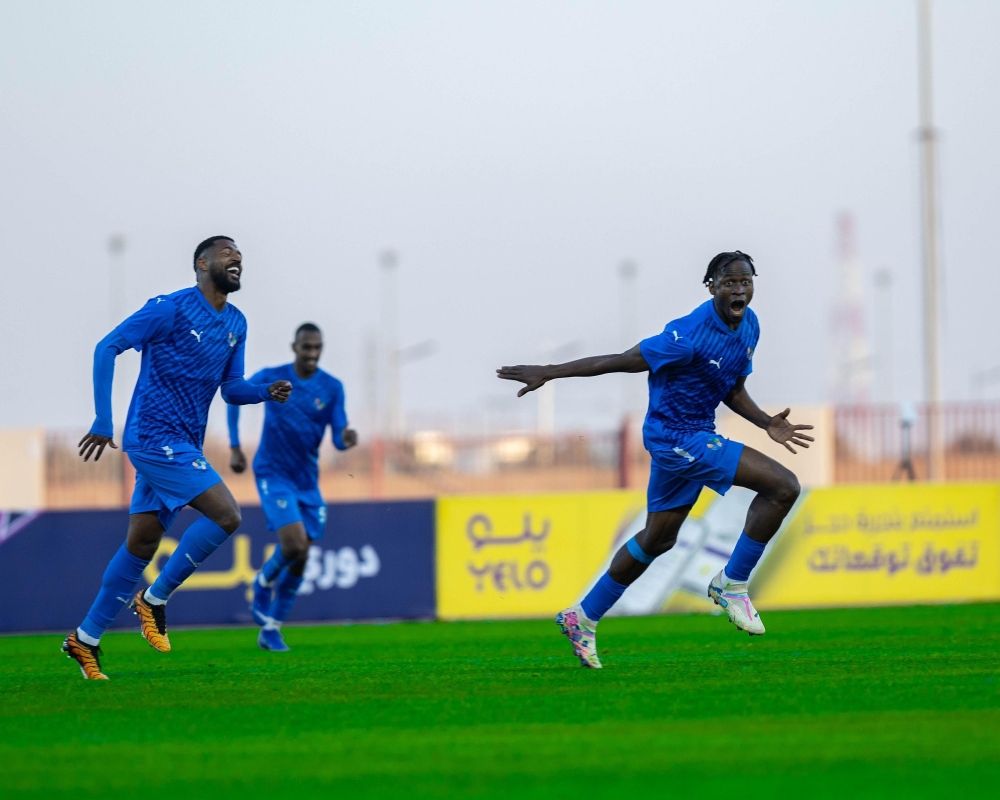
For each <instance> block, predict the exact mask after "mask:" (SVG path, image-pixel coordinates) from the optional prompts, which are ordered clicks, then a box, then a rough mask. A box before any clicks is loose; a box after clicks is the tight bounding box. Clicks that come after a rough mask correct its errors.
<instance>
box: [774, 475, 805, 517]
mask: <svg viewBox="0 0 1000 800" xmlns="http://www.w3.org/2000/svg"><path fill="white" fill-rule="evenodd" d="M801 492H802V487H801V486H800V485H799V479H798V478H796V477H795V475H794V474H793V473H792V472H789V471H788V470H785V472H784V474H783V475H782V476H781V480H779V481H778V485H777V487H776V490H775V494H774V499H775V500H777V501H778V502H779V503H781V504H782V505H785V506H788V507H789V508H790V507H791V506H793V505H795V501H796V500H798V499H799V494H801Z"/></svg>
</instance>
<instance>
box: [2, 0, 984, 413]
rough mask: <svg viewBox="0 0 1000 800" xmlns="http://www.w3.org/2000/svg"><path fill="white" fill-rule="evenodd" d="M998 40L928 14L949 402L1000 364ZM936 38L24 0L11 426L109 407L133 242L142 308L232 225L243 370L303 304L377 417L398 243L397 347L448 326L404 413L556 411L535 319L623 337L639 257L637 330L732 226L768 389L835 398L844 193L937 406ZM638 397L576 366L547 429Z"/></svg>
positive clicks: (784, 7)
mask: <svg viewBox="0 0 1000 800" xmlns="http://www.w3.org/2000/svg"><path fill="white" fill-rule="evenodd" d="M997 31H1000V3H996V2H979V3H976V2H959V1H958V0H953V1H952V2H948V3H942V2H938V3H936V5H935V30H934V36H935V40H934V44H935V79H936V87H935V89H936V103H937V118H938V124H939V126H940V128H941V129H942V131H943V144H942V149H941V157H940V162H941V186H942V203H943V214H942V222H943V261H944V270H945V276H946V278H945V298H946V302H945V317H946V320H945V327H944V362H945V363H944V376H945V384H946V388H945V391H946V396H948V397H950V398H967V397H969V396H970V393H971V383H970V375H971V374H972V373H973V372H974V371H976V370H982V369H985V368H988V367H992V366H994V365H996V364H998V363H1000V345H998V344H997V337H996V334H995V325H994V323H993V322H992V319H991V314H992V312H991V309H995V305H996V304H995V302H994V298H993V296H992V293H991V292H992V288H993V284H994V282H995V281H994V280H993V273H994V272H995V266H994V264H993V262H994V261H995V256H994V255H993V253H994V252H995V239H996V231H997V230H1000V225H998V220H997V217H998V211H1000V149H998V148H997V144H996V143H997V142H998V141H1000V108H998V106H1000V100H998V97H1000V95H998V92H997V87H998V86H1000V55H998V50H997V47H996V33H997ZM915 40H916V19H915V4H914V2H913V0H891V1H890V0H886V2H878V3H876V2H784V3H780V2H753V3H746V2H713V3H690V2H679V3H667V2H660V3H642V2H626V1H624V0H615V2H608V3H568V2H539V1H538V0H532V1H531V2H498V3H490V2H465V3H452V2H412V1H410V2H381V3H377V2H357V3H347V2H341V3H327V2H316V3H303V2H287V1H286V2H282V3H250V2H239V3H221V2H214V3H179V2H172V3H167V4H153V3H134V2H121V3H111V2H89V3H86V4H82V3H71V2H13V1H12V0H6V2H3V3H2V4H0V293H2V300H0V302H2V306H0V374H2V375H3V378H4V385H5V389H6V390H5V391H4V392H2V393H0V424H3V425H30V424H45V425H53V426H87V425H89V423H90V421H91V420H92V417H93V407H92V399H91V398H92V393H91V385H90V370H91V358H92V350H93V346H94V344H95V343H96V342H97V340H98V339H100V338H101V336H103V335H104V334H105V333H106V332H107V331H108V330H109V329H110V327H111V309H110V307H109V304H110V300H109V294H110V293H109V286H108V284H109V267H108V262H109V259H108V255H107V240H108V237H109V235H111V234H113V233H121V234H122V235H124V236H125V237H126V240H127V249H126V251H125V254H124V256H123V263H124V265H125V268H126V271H127V281H126V287H125V292H126V296H127V305H128V308H129V309H131V308H136V307H138V306H139V305H141V303H142V302H143V301H144V300H145V299H146V298H148V297H150V296H152V295H154V294H157V293H161V292H168V291H173V290H175V289H179V288H182V287H184V286H185V285H188V284H189V283H190V282H191V281H192V272H191V250H192V248H193V245H194V244H195V243H196V242H197V241H199V240H200V239H202V238H204V237H205V236H208V235H212V234H216V233H226V234H229V235H232V236H234V237H235V238H236V239H237V241H238V243H239V245H240V247H241V248H242V250H243V253H244V256H245V272H244V288H243V290H242V291H241V292H240V293H239V294H238V295H235V296H234V298H233V299H234V301H235V302H236V304H237V305H238V306H239V307H240V308H241V309H242V310H243V312H244V313H245V314H246V316H247V318H248V320H249V325H250V335H249V344H248V351H247V355H248V370H254V369H256V368H258V367H260V366H263V365H266V364H273V363H278V362H281V361H284V360H286V359H287V357H288V355H289V354H288V350H287V346H288V342H289V340H290V338H291V333H292V331H293V330H294V328H295V327H296V325H297V324H298V323H300V322H301V321H303V320H306V319H309V320H313V321H315V322H317V323H319V324H320V325H321V326H322V327H323V328H324V330H325V331H326V334H327V340H328V352H327V354H326V357H325V360H324V364H323V366H325V367H326V368H327V369H328V370H330V371H332V372H334V373H335V374H337V375H338V376H340V377H342V379H343V380H344V381H345V383H346V386H347V392H348V399H349V411H351V413H352V415H353V416H354V417H355V418H358V417H360V416H361V412H362V411H363V405H364V397H365V389H364V374H365V373H364V367H363V349H364V341H365V337H366V335H367V334H369V333H371V332H374V331H376V330H377V327H378V322H379V272H378V268H377V256H378V253H379V252H380V251H382V250H383V249H384V248H386V247H391V248H393V249H395V250H396V251H397V252H398V253H399V255H400V290H401V291H400V304H401V326H400V327H401V338H402V342H403V344H408V343H413V342H419V341H423V340H427V339H434V340H436V341H437V342H438V344H439V348H438V351H437V353H436V354H435V355H433V356H432V357H430V358H427V359H425V360H423V361H420V362H418V363H415V364H412V365H409V366H406V367H405V368H404V372H403V396H404V403H405V406H406V408H407V410H408V413H409V414H410V418H411V419H415V420H427V419H428V418H430V417H437V418H440V420H442V424H444V423H447V422H448V421H449V420H455V419H459V418H461V419H470V418H471V419H477V418H480V417H482V416H483V415H485V414H489V415H491V419H492V420H493V424H509V425H513V424H523V425H530V424H533V420H534V403H533V401H531V400H522V401H515V400H514V399H513V395H514V388H515V387H513V386H511V385H509V384H501V383H500V382H499V381H497V380H496V379H495V377H494V369H495V368H496V367H498V366H500V365H502V364H508V363H524V362H533V361H537V360H538V359H539V358H540V357H541V347H542V343H543V342H545V341H548V342H551V343H553V344H556V345H559V344H563V343H566V342H572V341H578V342H580V347H581V354H583V352H585V351H587V352H606V351H609V350H617V349H619V345H620V344H621V342H620V341H619V339H620V330H621V323H620V319H619V302H618V277H617V272H616V270H617V265H618V264H619V263H620V261H621V260H622V259H623V258H625V257H630V258H633V259H635V261H636V262H637V263H638V265H639V287H640V307H639V311H638V321H637V324H636V326H635V330H636V331H637V332H638V333H639V334H640V335H641V336H646V335H650V334H652V333H654V332H657V331H659V330H661V329H662V327H663V325H664V324H665V323H666V322H667V321H669V320H670V319H671V318H674V317H676V316H680V315H681V314H684V313H686V312H687V311H689V310H690V309H691V308H692V307H693V306H694V305H695V304H697V303H699V302H701V301H702V299H703V297H704V296H705V295H704V289H703V288H702V287H701V285H700V279H701V276H702V273H703V271H704V268H705V265H706V263H707V262H708V260H709V259H710V258H711V256H712V255H714V254H715V253H716V252H718V251H720V250H729V249H734V248H739V249H741V250H744V251H746V252H749V253H751V254H752V255H753V256H754V257H755V259H756V260H757V264H758V268H759V271H760V278H759V280H758V283H757V296H756V297H755V300H754V306H755V308H756V310H757V313H758V315H759V316H760V318H761V326H762V339H761V343H760V346H759V350H758V356H757V358H756V359H755V373H754V376H753V378H752V379H751V382H750V383H749V388H750V389H751V392H752V393H753V394H754V395H755V396H757V398H758V399H759V400H760V401H762V402H764V403H774V402H783V403H803V402H816V401H822V400H824V399H826V398H827V397H828V396H829V386H828V375H829V372H830V367H829V360H830V326H829V308H830V305H831V303H832V302H833V299H834V297H835V295H836V292H837V290H838V274H837V260H836V250H835V229H834V221H835V216H836V214H837V213H838V212H840V211H842V210H849V211H851V212H852V213H853V214H854V215H855V216H856V219H857V225H858V239H859V248H860V256H861V259H862V262H863V263H864V266H865V269H866V279H867V281H868V283H867V288H868V289H869V291H870V290H871V275H872V273H873V272H874V270H875V269H877V268H882V267H888V268H890V269H891V270H892V271H893V274H894V276H895V290H894V297H893V301H892V315H893V320H894V321H895V334H894V337H893V341H894V357H895V358H894V374H895V377H896V393H897V398H898V399H920V395H921V377H920V375H921V371H920V363H921V344H920V309H921V306H920V292H919V283H918V281H919V274H920V273H919V265H920V258H919V256H920V238H919V213H918V211H919V204H918V202H919V201H918V198H919V195H918V187H919V173H918V161H917V145H916V141H915V136H914V131H915V128H916V124H917V90H916V44H915ZM991 230H992V231H994V234H990V233H989V231H991ZM869 326H870V329H874V327H875V324H874V322H873V321H872V320H869ZM874 345H875V347H876V349H878V347H879V346H880V343H879V342H877V341H876V342H874ZM126 371H127V370H126ZM998 388H1000V387H998ZM998 394H1000V391H998V390H997V389H995V390H994V391H993V396H997V395H998ZM619 398H620V388H619V385H618V384H617V383H616V381H615V379H612V378H602V379H595V380H592V381H589V382H585V381H576V382H567V384H566V385H565V386H561V387H560V388H559V394H558V403H557V406H558V424H559V426H560V427H563V428H568V427H576V426H590V427H610V426H611V425H613V424H614V422H615V419H616V417H617V414H618V412H619ZM215 416H216V417H217V416H218V414H217V413H215ZM121 421H122V420H121V419H119V420H118V422H119V423H120V422H121ZM220 421H221V420H220ZM428 424H429V423H428Z"/></svg>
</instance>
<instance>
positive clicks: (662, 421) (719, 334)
mask: <svg viewBox="0 0 1000 800" xmlns="http://www.w3.org/2000/svg"><path fill="white" fill-rule="evenodd" d="M756 274H757V272H756V270H755V269H754V265H753V260H752V259H751V258H750V256H748V255H746V254H745V253H741V252H740V251H739V250H737V251H735V252H731V253H720V254H719V255H717V256H716V257H715V258H713V259H712V260H711V262H710V263H709V265H708V269H707V270H706V272H705V277H704V279H703V282H704V284H705V285H706V286H707V287H708V291H709V292H710V293H711V295H712V298H711V300H708V301H707V302H705V303H703V304H702V305H700V306H699V307H698V308H696V309H695V310H694V311H693V312H692V313H690V314H688V315H687V316H686V317H681V318H680V319H677V320H674V321H673V322H670V323H669V324H668V325H667V327H666V328H665V329H664V330H663V332H662V333H660V334H658V335H656V336H652V337H650V338H649V339H644V340H643V341H642V342H640V343H639V344H637V345H636V346H635V347H633V348H632V349H631V350H628V351H627V352H625V353H621V354H618V355H607V356H592V357H590V358H582V359H579V360H577V361H571V362H569V363H566V364H557V365H549V366H516V367H503V368H501V369H499V370H497V375H498V376H499V377H500V378H503V379H505V380H512V381H520V382H521V383H524V384H526V386H525V387H524V388H523V389H521V390H520V391H519V392H518V393H517V396H518V397H521V396H523V395H524V394H526V393H528V392H531V391H534V390H535V389H538V388H539V387H541V386H543V385H544V384H545V383H547V382H548V381H551V380H555V379H557V378H572V377H589V376H593V375H605V374H607V373H611V372H648V373H649V410H648V412H647V414H646V421H645V424H644V425H643V442H644V444H645V446H646V449H647V450H648V451H649V453H650V456H651V457H652V465H651V471H650V476H649V487H648V490H647V502H646V506H647V512H648V516H647V518H646V527H645V528H644V529H643V530H642V531H640V532H639V533H637V534H636V535H635V536H634V537H633V538H632V539H630V540H629V541H628V542H627V543H626V544H625V545H623V546H622V548H621V549H620V550H619V551H618V552H617V553H616V554H615V556H614V558H613V559H612V561H611V567H610V568H609V569H608V571H607V572H606V573H605V574H604V575H603V576H601V578H600V580H598V582H597V583H596V584H595V585H594V587H593V588H592V589H591V590H590V592H589V593H588V594H587V596H586V597H584V598H583V600H582V601H581V602H580V603H579V604H578V605H575V606H572V607H570V608H567V609H565V610H563V611H561V612H560V613H559V614H558V615H557V617H556V623H557V624H558V625H559V626H560V629H561V630H562V632H563V633H564V634H565V635H566V636H567V637H568V638H569V640H570V642H571V643H572V645H573V652H574V654H575V655H576V656H577V658H579V659H580V663H581V665H582V666H584V667H590V668H594V669H600V667H601V662H600V659H599V658H598V657H597V634H596V631H597V623H598V621H599V620H600V619H601V617H602V616H604V614H605V613H606V612H607V611H608V609H610V608H611V607H612V606H613V605H614V604H615V602H616V601H617V600H618V598H619V597H621V596H622V594H623V593H624V591H625V589H627V588H628V586H629V585H630V584H631V583H633V582H634V581H635V580H636V579H637V578H638V577H639V576H640V575H642V573H643V572H645V570H646V567H647V566H649V564H651V563H652V562H653V560H654V559H655V558H656V557H657V556H659V555H662V554H663V553H665V552H666V551H667V550H669V549H670V548H671V547H673V546H674V544H675V543H676V541H677V534H678V532H679V530H680V527H681V524H682V523H683V522H684V520H685V518H686V517H687V515H688V512H690V511H691V507H692V506H693V505H694V502H695V501H696V500H697V499H698V495H699V494H700V492H701V489H702V487H703V486H708V487H709V488H710V489H713V490H715V491H716V492H718V493H719V494H725V493H726V491H727V490H728V489H729V488H730V487H731V486H743V487H746V488H748V489H752V490H753V491H755V492H757V496H756V497H755V498H754V499H753V502H752V503H751V504H750V509H749V511H748V512H747V519H746V524H745V526H744V529H743V533H742V534H741V535H740V538H739V541H738V542H737V543H736V547H735V548H734V549H733V553H732V556H731V557H730V559H729V562H728V563H727V564H726V566H725V568H724V569H723V570H721V571H720V572H719V574H718V575H716V576H715V577H714V578H712V580H711V582H710V583H709V585H708V596H709V597H710V598H712V599H713V600H714V601H715V603H716V604H717V605H719V606H721V607H722V608H723V609H724V610H725V612H726V614H727V616H728V617H729V620H730V622H733V623H734V624H735V625H736V627H737V628H738V629H740V630H742V631H746V632H747V633H749V634H750V635H751V636H753V635H762V634H763V633H764V624H763V623H762V622H761V620H760V615H759V614H758V613H757V611H756V610H755V609H754V607H753V604H752V603H751V602H750V597H749V595H748V593H747V581H748V579H749V577H750V572H751V571H752V570H753V568H754V567H755V566H756V565H757V561H758V560H759V559H760V556H761V554H762V553H763V552H764V548H765V547H766V545H767V543H768V541H769V540H770V539H771V537H773V536H774V534H775V533H777V531H778V528H779V527H780V526H781V522H782V520H784V518H785V516H786V515H787V514H788V512H789V511H790V510H791V508H792V505H793V504H794V503H795V501H796V499H797V498H798V496H799V482H798V480H797V479H796V477H795V475H793V474H792V473H791V472H790V471H789V470H787V469H786V468H785V467H783V466H782V465H781V464H779V463H778V462H777V461H774V460H773V459H771V458H768V457H767V456H765V455H764V454H763V453H760V452H758V451H756V450H754V449H752V448H750V447H746V446H744V445H742V444H740V443H739V442H733V441H730V440H728V439H724V438H722V437H721V436H719V435H718V434H716V432H715V409H716V407H717V406H718V405H719V403H720V402H722V403H725V404H726V405H727V406H728V407H729V408H730V409H732V410H733V411H734V412H736V413H737V414H739V415H740V416H741V417H743V418H745V419H747V420H749V421H750V422H752V423H754V424H755V425H757V427H759V428H763V429H764V430H766V431H767V433H768V435H769V436H770V437H771V438H772V439H773V440H774V441H776V442H778V443H779V444H782V445H784V446H785V447H786V448H787V449H788V450H790V451H791V452H793V453H794V452H795V449H794V448H793V447H792V445H795V446H797V447H809V444H808V442H811V441H813V438H812V437H811V436H809V435H807V434H805V433H802V431H804V430H811V429H812V425H793V424H792V423H790V422H789V421H788V414H789V411H790V410H789V409H785V410H784V411H782V412H781V413H780V414H776V415H775V416H773V417H771V416H768V415H767V414H765V413H764V412H763V411H762V410H761V409H760V408H759V407H758V406H757V404H756V403H755V402H754V401H753V400H751V399H750V395H749V394H747V390H746V385H745V384H746V379H747V376H749V375H750V373H751V371H752V365H753V355H754V351H755V350H756V348H757V339H758V337H759V335H760V327H759V325H758V323H757V315H756V314H754V312H753V311H751V310H750V308H749V305H750V300H751V299H752V298H753V291H754V280H753V279H754V276H755V275H756Z"/></svg>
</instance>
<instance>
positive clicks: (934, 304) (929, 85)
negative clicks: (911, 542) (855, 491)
mask: <svg viewBox="0 0 1000 800" xmlns="http://www.w3.org/2000/svg"><path fill="white" fill-rule="evenodd" d="M917 38H918V69H919V79H920V174H921V185H922V187H923V198H922V200H923V202H922V222H923V256H924V397H925V400H926V401H927V410H928V420H927V421H928V426H927V427H928V431H927V433H928V450H929V453H928V455H929V472H930V474H929V477H930V479H931V480H932V481H941V480H944V478H945V461H944V431H943V420H942V419H941V350H940V344H941V309H940V294H939V291H938V286H939V277H938V273H939V250H938V198H937V130H936V129H935V127H934V94H933V68H932V62H931V4H930V0H917Z"/></svg>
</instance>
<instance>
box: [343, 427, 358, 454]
mask: <svg viewBox="0 0 1000 800" xmlns="http://www.w3.org/2000/svg"><path fill="white" fill-rule="evenodd" d="M340 440H341V441H342V442H343V443H344V448H345V449H347V450H350V449H351V448H352V447H354V445H356V444H357V443H358V432H357V431H356V430H354V428H344V432H343V433H342V434H340Z"/></svg>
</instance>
